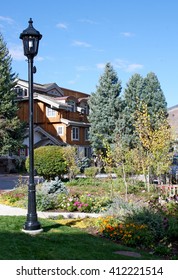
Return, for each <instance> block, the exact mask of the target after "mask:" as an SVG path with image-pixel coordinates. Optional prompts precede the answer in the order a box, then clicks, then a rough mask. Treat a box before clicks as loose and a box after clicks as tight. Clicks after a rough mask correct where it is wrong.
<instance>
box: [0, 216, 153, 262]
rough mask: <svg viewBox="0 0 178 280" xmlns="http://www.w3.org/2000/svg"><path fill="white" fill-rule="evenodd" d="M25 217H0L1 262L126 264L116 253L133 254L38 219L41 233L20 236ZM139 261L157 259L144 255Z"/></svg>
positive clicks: (79, 231)
mask: <svg viewBox="0 0 178 280" xmlns="http://www.w3.org/2000/svg"><path fill="white" fill-rule="evenodd" d="M25 219H26V218H25V217H15V216H14V217H11V216H0V260H119V259H122V260H125V259H129V260H131V259H136V258H133V257H127V256H122V255H118V254H116V253H115V252H116V251H119V250H127V251H128V250H129V251H136V250H134V249H133V248H132V249H131V248H126V247H124V246H120V245H118V244H116V243H113V242H112V241H109V240H106V239H103V238H101V237H99V236H94V235H91V234H89V233H87V232H86V231H84V230H81V229H78V228H73V227H70V224H69V225H62V224H60V223H58V222H55V221H53V220H50V219H40V222H41V224H42V227H43V232H42V233H41V234H39V235H36V236H31V235H29V234H26V233H24V232H22V230H21V229H22V227H23V225H24V223H25ZM139 253H141V256H142V257H141V258H139V259H141V260H148V259H158V258H156V257H154V256H152V255H149V254H148V253H145V252H140V251H139Z"/></svg>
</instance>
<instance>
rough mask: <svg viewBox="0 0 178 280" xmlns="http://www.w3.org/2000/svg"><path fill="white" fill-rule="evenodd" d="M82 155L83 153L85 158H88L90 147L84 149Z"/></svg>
mask: <svg viewBox="0 0 178 280" xmlns="http://www.w3.org/2000/svg"><path fill="white" fill-rule="evenodd" d="M84 153H85V157H87V158H90V157H91V147H85V150H84Z"/></svg>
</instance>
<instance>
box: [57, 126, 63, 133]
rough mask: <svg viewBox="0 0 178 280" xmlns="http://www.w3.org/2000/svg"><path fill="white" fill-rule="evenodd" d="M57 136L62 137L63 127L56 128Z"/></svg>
mask: <svg viewBox="0 0 178 280" xmlns="http://www.w3.org/2000/svg"><path fill="white" fill-rule="evenodd" d="M57 134H58V135H64V127H63V126H58V127H57Z"/></svg>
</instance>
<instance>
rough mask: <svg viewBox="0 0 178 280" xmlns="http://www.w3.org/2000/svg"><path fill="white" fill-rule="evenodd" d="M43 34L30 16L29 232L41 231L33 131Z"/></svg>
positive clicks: (25, 39)
mask: <svg viewBox="0 0 178 280" xmlns="http://www.w3.org/2000/svg"><path fill="white" fill-rule="evenodd" d="M41 38H42V35H41V34H40V32H39V31H37V30H36V29H35V28H34V27H33V21H32V19H31V18H30V20H29V26H28V28H27V29H25V30H24V31H23V32H22V33H21V34H20V39H22V41H23V49H24V55H25V56H27V58H28V83H29V185H28V213H27V220H26V222H25V225H24V229H23V230H24V231H25V232H29V233H38V232H41V231H42V229H41V225H40V223H39V222H38V218H37V213H36V186H35V181H34V133H33V73H34V71H33V70H34V67H33V58H34V57H35V56H36V55H37V53H38V46H39V41H40V40H41Z"/></svg>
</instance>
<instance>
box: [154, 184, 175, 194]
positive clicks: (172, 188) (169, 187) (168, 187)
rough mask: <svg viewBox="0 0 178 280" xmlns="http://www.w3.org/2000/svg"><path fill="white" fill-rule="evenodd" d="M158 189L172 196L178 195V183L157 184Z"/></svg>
mask: <svg viewBox="0 0 178 280" xmlns="http://www.w3.org/2000/svg"><path fill="white" fill-rule="evenodd" d="M157 190H158V191H161V192H162V194H165V195H166V196H170V197H172V196H174V195H178V185H157Z"/></svg>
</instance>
